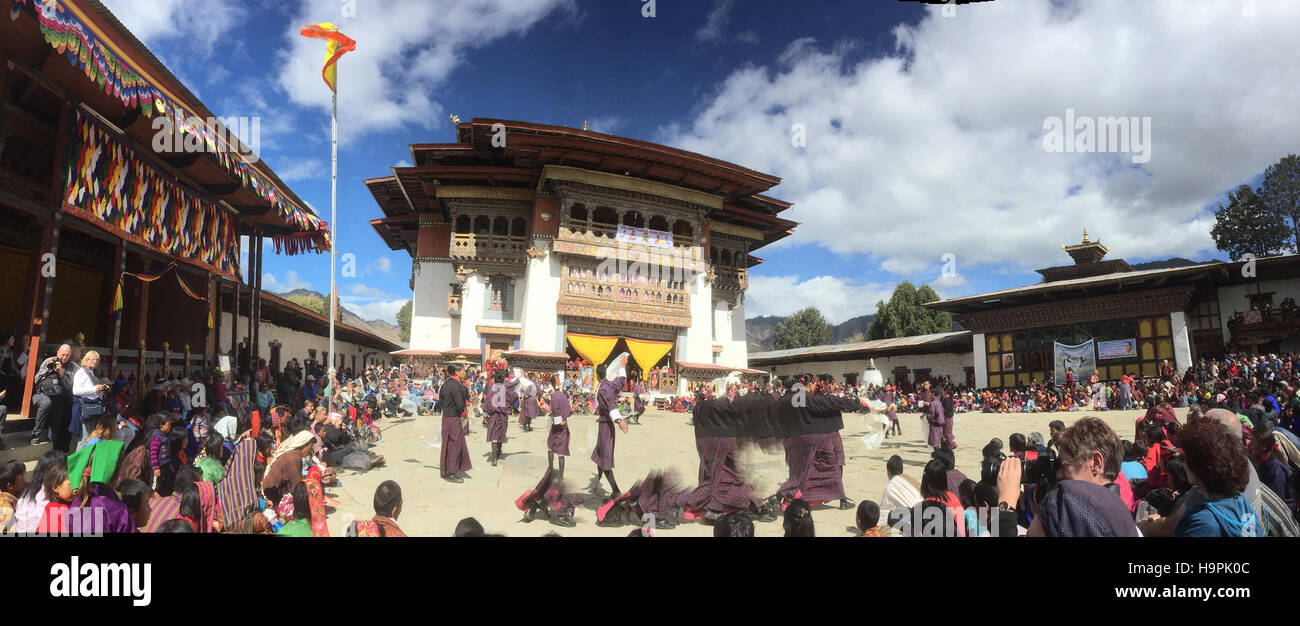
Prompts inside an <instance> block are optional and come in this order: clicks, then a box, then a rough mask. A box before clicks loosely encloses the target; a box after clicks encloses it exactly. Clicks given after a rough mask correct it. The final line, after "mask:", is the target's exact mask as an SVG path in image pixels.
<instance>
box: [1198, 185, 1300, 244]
mask: <svg viewBox="0 0 1300 626" xmlns="http://www.w3.org/2000/svg"><path fill="white" fill-rule="evenodd" d="M1210 236H1212V237H1214V245H1215V247H1217V248H1218V249H1220V250H1222V251H1224V252H1227V253H1228V256H1230V257H1232V259H1233V260H1239V259H1241V258H1242V257H1243V256H1245V255H1246V254H1253V255H1255V256H1257V257H1266V256H1274V255H1276V254H1279V253H1281V252H1283V251H1285V250H1286V249H1287V247H1288V242H1289V240H1290V236H1289V232H1288V229H1287V227H1286V223H1285V222H1284V221H1283V219H1282V217H1281V216H1280V215H1278V214H1276V213H1274V212H1273V211H1272V210H1270V209H1269V208H1268V207H1267V206H1265V204H1264V202H1263V199H1262V198H1260V196H1259V194H1257V193H1255V190H1253V189H1251V188H1250V185H1242V186H1240V187H1238V188H1237V191H1236V192H1234V193H1229V194H1228V204H1227V206H1224V205H1219V210H1217V211H1215V212H1214V228H1212V229H1210Z"/></svg>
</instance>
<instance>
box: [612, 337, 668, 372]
mask: <svg viewBox="0 0 1300 626" xmlns="http://www.w3.org/2000/svg"><path fill="white" fill-rule="evenodd" d="M623 340H624V341H626V342H627V351H628V352H631V353H632V358H633V359H636V363H637V365H640V366H641V371H643V372H644V371H648V370H649V369H650V368H652V367H654V366H656V365H658V364H659V360H660V359H662V358H664V355H665V354H668V351H669V350H672V349H673V342H671V341H647V340H644V339H632V338H630V337H624V338H623Z"/></svg>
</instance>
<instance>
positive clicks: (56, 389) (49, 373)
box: [31, 343, 73, 451]
mask: <svg viewBox="0 0 1300 626" xmlns="http://www.w3.org/2000/svg"><path fill="white" fill-rule="evenodd" d="M71 358H72V346H71V345H68V344H66V343H65V344H63V345H61V346H59V349H58V351H56V352H55V353H54V356H52V357H49V358H47V359H45V360H44V361H42V362H41V366H40V367H38V368H37V369H36V380H35V381H33V383H32V407H33V408H34V409H35V412H34V413H35V416H36V420H35V422H36V425H35V427H34V428H33V429H32V442H31V444H32V445H33V446H36V445H40V444H42V443H44V441H42V440H41V435H42V434H44V435H45V436H46V439H45V441H49V442H51V443H53V444H55V447H56V448H59V449H63V448H60V446H59V444H60V442H65V441H66V438H65V437H63V436H61V435H62V431H65V430H66V429H67V428H66V427H67V422H66V421H65V420H64V417H63V416H64V415H65V414H66V413H68V410H70V409H71V402H70V400H71V399H70V396H71V394H72V384H71V378H72V371H73V368H71V367H69V365H68V363H69V360H70V359H71ZM64 448H66V443H64ZM65 451H66V450H65Z"/></svg>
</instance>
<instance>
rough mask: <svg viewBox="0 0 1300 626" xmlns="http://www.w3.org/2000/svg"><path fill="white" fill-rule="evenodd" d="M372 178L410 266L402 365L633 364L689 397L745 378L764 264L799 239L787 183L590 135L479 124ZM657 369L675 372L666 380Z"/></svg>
mask: <svg viewBox="0 0 1300 626" xmlns="http://www.w3.org/2000/svg"><path fill="white" fill-rule="evenodd" d="M411 161H412V163H414V165H412V166H410V167H394V168H393V170H392V175H391V176H385V177H382V178H375V179H371V180H368V181H366V184H367V185H368V186H369V187H370V191H371V193H372V194H373V195H374V198H375V201H376V202H377V203H378V204H379V207H380V208H381V209H382V210H383V213H384V216H385V217H383V218H380V219H376V220H373V221H372V222H371V223H372V225H373V226H374V228H375V230H376V231H377V232H378V233H379V235H380V236H381V237H382V238H383V239H384V241H385V242H387V243H388V245H389V246H390V247H391V248H392V249H394V250H405V251H407V252H408V253H409V254H410V255H411V257H412V277H411V288H412V290H413V291H414V306H413V314H412V321H411V347H410V350H408V351H405V352H404V353H402V356H412V355H415V356H419V355H424V356H429V357H433V358H435V359H445V360H451V359H455V358H459V357H464V358H466V359H469V360H471V361H476V362H486V361H496V360H505V361H507V362H509V363H510V364H511V365H518V366H521V367H525V368H528V369H537V370H555V369H558V368H562V367H563V366H564V365H565V363H566V362H569V361H572V360H573V359H575V358H576V357H578V356H581V357H583V358H584V359H585V360H586V361H588V362H590V363H595V364H599V363H603V362H604V361H605V360H606V359H607V358H608V357H609V356H610V355H611V354H617V353H618V352H620V351H624V350H626V351H628V352H630V353H631V354H632V356H633V358H634V363H633V364H631V365H630V367H629V370H630V373H631V374H634V375H640V376H643V377H644V378H646V379H647V380H650V379H652V376H651V374H654V375H655V376H653V379H654V380H656V381H658V384H657V385H655V387H656V391H661V392H665V393H677V392H679V391H680V389H684V385H685V384H686V382H687V380H688V379H696V380H699V379H711V378H714V377H716V376H718V375H719V374H720V373H726V372H728V371H732V370H741V371H742V373H744V374H747V375H751V376H759V375H762V374H764V373H763V372H758V371H755V370H748V369H747V365H748V363H747V354H746V343H745V289H746V288H747V286H748V271H749V269H750V268H751V267H753V266H755V265H757V264H758V263H761V262H762V259H760V258H757V257H755V256H754V255H753V253H754V252H755V251H757V250H758V249H760V248H762V247H763V246H765V245H767V244H770V243H772V242H774V241H777V240H779V239H781V238H783V237H785V236H787V235H789V234H790V233H791V229H793V228H794V227H795V225H796V224H795V223H794V222H792V221H789V220H786V219H782V218H780V217H778V215H779V214H780V213H781V212H782V211H785V210H786V209H788V208H789V207H790V205H789V204H788V203H785V202H782V201H780V200H777V199H775V198H771V197H768V196H765V195H763V192H765V191H767V190H769V189H771V188H772V187H774V186H775V185H777V184H778V183H779V182H780V179H778V178H776V177H775V176H771V175H769V174H763V173H760V172H756V171H753V170H750V169H746V168H744V167H741V166H738V165H734V164H732V163H727V162H724V161H720V160H717V159H713V158H710V157H707V156H704V155H700V154H695V153H691V152H687V151H684V150H678V149H674V148H670V147H666V146H661V145H656V144H652V143H647V142H644V141H638V140H634V139H628V138H624V137H616V136H613V135H607V134H603V133H597V132H592V131H588V130H579V129H575V128H567V127H561V126H549V125H544V124H534V123H529V122H516V121H508V120H496V119H478V118H476V119H474V120H473V121H470V122H463V123H458V124H457V126H456V143H449V144H412V145H411ZM660 373H662V374H663V375H659V374H660Z"/></svg>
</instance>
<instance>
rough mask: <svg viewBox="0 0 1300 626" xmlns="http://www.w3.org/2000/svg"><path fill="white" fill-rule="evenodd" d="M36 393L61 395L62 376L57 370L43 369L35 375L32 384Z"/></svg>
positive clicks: (51, 395)
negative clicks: (33, 383) (34, 381)
mask: <svg viewBox="0 0 1300 626" xmlns="http://www.w3.org/2000/svg"><path fill="white" fill-rule="evenodd" d="M34 387H35V388H36V393H39V394H43V395H45V396H46V397H50V398H53V397H56V396H61V395H63V378H62V377H60V376H59V374H58V372H55V371H53V370H49V369H45V370H43V371H41V373H40V374H39V375H38V376H37V377H36V383H35V385H34Z"/></svg>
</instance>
